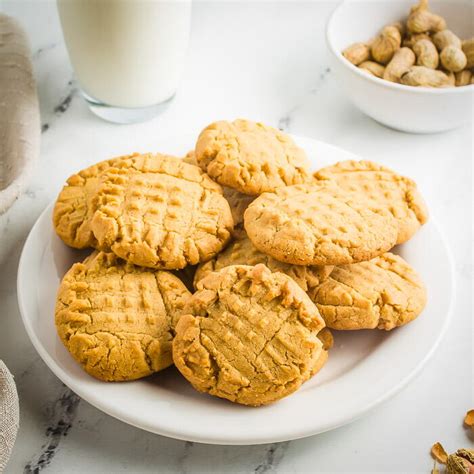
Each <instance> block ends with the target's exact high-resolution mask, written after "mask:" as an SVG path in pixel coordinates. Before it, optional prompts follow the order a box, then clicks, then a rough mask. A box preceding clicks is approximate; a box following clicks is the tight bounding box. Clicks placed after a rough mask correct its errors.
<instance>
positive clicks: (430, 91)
mask: <svg viewBox="0 0 474 474" xmlns="http://www.w3.org/2000/svg"><path fill="white" fill-rule="evenodd" d="M350 3H357V0H342V1H341V2H340V3H339V4H338V5H337V6H336V8H334V10H333V12H332V13H331V15H330V17H329V19H328V21H327V23H326V32H325V33H326V44H327V46H328V48H329V50H330V51H331V53H332V54H333V55H334V56H335V57H336V59H337V60H338V61H339V62H340V63H341V64H343V65H344V66H345V67H347V68H349V70H351V71H352V72H353V73H354V74H357V75H359V76H360V77H361V78H363V79H365V80H366V81H368V82H373V83H374V84H377V85H379V86H382V87H384V88H386V89H391V90H398V91H404V92H408V93H412V94H426V95H445V94H465V93H466V92H470V91H472V90H474V84H469V85H467V86H462V87H423V86H419V87H417V86H408V85H405V84H398V83H396V82H391V81H386V80H385V79H381V78H379V77H377V76H373V75H371V74H367V73H366V72H364V71H363V70H362V69H360V68H359V67H357V66H355V65H354V64H352V63H351V62H350V61H348V60H347V59H346V58H345V57H344V56H343V55H342V51H338V50H336V48H335V47H334V44H333V41H332V29H333V24H334V21H335V18H336V16H337V14H338V13H339V11H340V10H342V8H343V7H345V6H346V5H348V4H350ZM373 3H374V4H376V2H373Z"/></svg>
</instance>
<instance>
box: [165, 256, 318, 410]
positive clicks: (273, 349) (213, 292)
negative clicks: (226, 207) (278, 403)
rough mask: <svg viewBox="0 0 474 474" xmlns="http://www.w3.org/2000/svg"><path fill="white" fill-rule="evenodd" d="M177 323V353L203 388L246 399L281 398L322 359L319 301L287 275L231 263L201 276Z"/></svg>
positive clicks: (189, 376)
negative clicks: (204, 276) (315, 301)
mask: <svg viewBox="0 0 474 474" xmlns="http://www.w3.org/2000/svg"><path fill="white" fill-rule="evenodd" d="M197 287H198V291H197V292H196V293H195V294H194V295H193V296H192V297H191V298H190V299H189V300H188V303H187V305H186V308H185V310H184V315H183V316H182V317H181V319H180V320H179V322H178V325H177V328H176V337H175V340H174V342H173V358H174V362H175V365H176V366H177V368H178V369H179V370H180V372H181V373H182V374H183V375H184V376H185V377H186V378H187V379H188V380H189V381H190V382H191V383H192V384H193V386H194V387H195V388H196V389H197V390H200V391H203V392H207V393H210V394H212V395H216V396H218V397H222V398H227V399H229V400H231V401H234V402H238V403H242V404H246V405H261V404H266V403H270V402H273V401H275V400H278V399H280V398H282V397H284V396H286V395H289V394H290V393H292V392H294V391H295V390H297V389H298V387H299V386H300V385H301V384H302V383H303V382H304V381H306V380H307V379H308V378H309V377H310V376H311V375H313V374H314V372H316V371H317V369H319V368H320V367H321V365H322V363H321V358H324V360H325V357H327V354H324V352H325V351H324V349H323V343H322V341H321V340H320V339H319V338H318V337H317V336H318V333H319V331H320V330H321V329H323V327H324V322H323V320H322V318H321V317H320V315H319V313H318V311H317V308H316V306H315V305H314V304H313V303H312V302H311V301H310V299H309V298H308V296H307V295H306V293H305V292H304V291H303V290H302V289H301V288H300V287H299V286H298V285H297V284H296V283H295V282H294V281H293V280H292V279H291V278H290V277H288V276H286V275H284V274H282V273H272V272H271V271H270V270H269V269H268V268H267V267H265V266H264V265H257V266H255V267H251V266H242V265H238V266H230V267H226V268H224V269H222V270H221V271H219V272H214V273H211V274H210V275H208V276H207V277H206V278H204V279H203V280H201V281H200V282H199V283H198V284H197Z"/></svg>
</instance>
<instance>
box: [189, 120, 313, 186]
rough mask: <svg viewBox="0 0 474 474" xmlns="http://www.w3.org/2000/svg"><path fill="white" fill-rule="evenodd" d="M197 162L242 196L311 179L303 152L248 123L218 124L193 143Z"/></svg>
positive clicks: (277, 132)
mask: <svg viewBox="0 0 474 474" xmlns="http://www.w3.org/2000/svg"><path fill="white" fill-rule="evenodd" d="M195 151H196V154H195V156H196V160H197V162H198V164H199V166H201V168H202V169H203V170H204V171H206V173H208V174H209V176H211V178H213V179H215V180H216V181H217V182H218V183H220V184H222V185H225V186H229V187H231V188H234V189H236V190H237V191H240V192H241V193H244V194H249V195H258V194H261V193H263V192H267V191H273V190H274V189H276V188H278V187H281V186H287V185H292V184H298V183H304V182H306V181H308V180H310V179H311V173H310V171H309V162H308V159H307V158H306V154H305V152H304V151H303V150H302V149H301V148H299V147H298V146H296V144H295V143H294V141H293V139H292V138H291V137H290V136H288V135H286V134H285V133H283V132H281V131H280V130H277V129H275V128H272V127H269V126H267V125H264V124H262V123H258V122H251V121H250V120H241V119H240V120H235V121H234V122H227V121H220V122H215V123H213V124H211V125H209V126H208V127H206V128H205V129H204V130H203V131H202V132H201V134H200V135H199V137H198V140H197V142H196V149H195Z"/></svg>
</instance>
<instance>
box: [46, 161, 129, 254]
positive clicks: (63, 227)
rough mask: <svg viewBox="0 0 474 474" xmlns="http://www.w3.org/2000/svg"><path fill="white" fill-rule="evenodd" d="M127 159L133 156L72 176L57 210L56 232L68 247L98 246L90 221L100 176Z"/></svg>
mask: <svg viewBox="0 0 474 474" xmlns="http://www.w3.org/2000/svg"><path fill="white" fill-rule="evenodd" d="M127 158H130V156H124V157H118V158H112V159H111V160H106V161H101V162H100V163H97V164H95V165H92V166H89V168H86V169H84V170H82V171H79V173H77V174H73V175H72V176H70V177H69V179H68V180H67V182H66V185H65V186H64V187H63V189H62V190H61V192H60V193H59V195H58V198H57V199H56V204H55V205H54V210H53V226H54V229H55V231H56V233H57V234H58V236H59V237H60V238H61V239H62V241H63V242H64V243H65V244H67V245H69V246H70V247H74V248H77V249H83V248H87V247H95V246H96V244H97V241H96V239H95V237H94V234H93V233H92V230H91V228H90V220H91V218H92V216H93V214H94V211H95V205H94V202H93V201H94V196H95V193H96V190H97V186H98V184H99V178H100V175H101V174H102V173H103V172H104V171H106V170H107V169H108V168H109V167H110V166H111V165H112V164H113V163H114V162H116V161H117V160H122V159H127Z"/></svg>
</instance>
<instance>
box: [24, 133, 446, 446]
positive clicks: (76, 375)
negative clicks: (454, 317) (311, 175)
mask: <svg viewBox="0 0 474 474" xmlns="http://www.w3.org/2000/svg"><path fill="white" fill-rule="evenodd" d="M188 138H189V139H188ZM296 140H297V142H298V143H299V144H300V146H302V147H303V148H304V149H305V150H306V152H307V153H308V155H309V156H310V158H311V159H312V162H313V163H314V167H315V168H316V167H320V166H325V165H327V164H330V163H334V162H336V161H340V160H345V159H357V157H355V156H354V155H352V154H351V153H348V152H346V151H344V150H341V149H339V148H336V147H334V146H331V145H327V144H325V143H321V142H318V141H315V140H310V139H303V138H296ZM180 143H184V144H185V145H186V144H187V145H190V144H192V143H193V140H192V138H191V137H184V138H183V137H182V138H181V139H180V140H170V141H169V143H163V142H162V143H160V148H159V149H160V150H164V151H167V152H170V153H175V154H179V155H184V153H185V152H186V151H187V150H188V149H189V148H190V147H189V146H181V145H180ZM51 212H52V205H51V206H49V207H48V208H47V209H46V210H45V211H44V212H43V214H41V216H40V217H39V219H38V221H37V222H36V224H35V225H34V227H33V228H32V230H31V232H30V235H29V237H28V239H27V240H26V243H25V247H24V249H23V253H22V255H21V259H20V265H19V269H18V302H19V306H20V311H21V315H22V318H23V322H24V324H25V327H26V330H27V332H28V335H29V337H30V339H31V341H32V343H33V345H34V346H35V348H36V350H37V351H38V353H39V354H40V356H41V357H42V358H43V360H44V361H45V362H46V364H47V365H48V366H49V367H50V369H51V370H52V371H53V372H54V373H55V374H56V375H57V376H58V377H59V378H60V379H61V380H62V381H63V382H64V383H65V384H66V385H67V386H68V387H70V388H71V389H72V390H73V391H74V392H76V393H77V394H78V395H79V396H80V397H82V398H83V399H84V400H86V401H87V402H89V403H91V404H92V405H94V406H96V407H97V408H99V409H100V410H102V411H104V412H106V413H108V414H109V415H112V416H114V417H116V418H118V419H120V420H122V421H125V422H126V423H130V424H132V425H134V426H137V427H139V428H142V429H145V430H148V431H151V432H154V433H158V434H161V435H165V436H169V437H173V438H179V439H184V440H191V441H198V442H204V443H215V444H258V443H269V442H276V441H284V440H289V439H296V438H301V437H304V436H309V435H313V434H316V433H321V432H323V431H327V430H331V429H333V428H336V427H338V426H341V425H344V424H346V423H349V422H350V421H352V420H354V419H356V418H358V417H360V416H361V415H363V414H364V413H366V412H367V411H368V410H370V409H371V408H374V407H375V406H376V405H379V404H380V403H381V402H383V401H384V400H386V399H387V398H389V397H390V396H392V395H394V394H395V393H396V392H397V391H399V390H400V389H401V388H402V387H403V386H405V385H406V384H407V383H408V382H409V381H410V380H411V379H412V378H413V377H414V376H415V374H416V373H418V372H419V371H420V369H421V368H422V367H423V366H424V364H425V363H426V362H427V360H428V359H429V358H430V357H431V355H432V354H433V353H434V351H435V350H436V348H437V346H438V344H439V342H440V340H441V338H442V336H443V333H444V332H445V330H446V328H447V326H448V321H449V318H450V313H451V306H452V300H453V295H454V291H453V290H454V281H453V272H452V264H451V258H450V256H449V251H448V249H447V247H446V245H445V243H444V240H443V238H442V236H441V235H440V232H439V230H438V228H437V226H436V225H435V224H434V223H433V221H429V222H428V223H427V224H426V225H425V226H424V227H423V228H422V229H421V230H420V231H419V232H418V233H417V234H416V235H415V237H414V238H413V239H412V240H410V242H408V243H406V244H404V245H403V246H400V247H399V248H397V249H396V250H395V251H396V252H398V253H399V254H401V255H402V256H403V257H404V258H405V259H406V260H407V261H408V262H410V263H411V264H412V265H413V266H414V268H415V269H416V270H418V272H420V274H421V276H422V277H423V279H424V281H425V282H426V285H427V288H428V293H429V299H428V301H429V302H428V305H427V307H426V309H425V310H424V312H423V314H422V315H421V316H420V317H419V318H418V319H417V320H416V321H414V322H413V323H411V324H409V325H407V326H405V327H402V328H399V329H397V330H394V331H391V332H389V333H386V332H382V331H378V330H374V331H358V332H357V331H356V332H337V331H336V332H335V344H334V348H333V349H332V350H331V352H330V356H329V361H328V363H327V364H326V366H325V367H324V368H323V369H322V371H321V372H320V373H319V374H318V375H317V376H316V377H315V378H314V379H312V380H310V381H309V382H307V383H306V384H305V385H303V387H302V388H301V389H300V390H299V391H298V392H296V393H295V394H293V395H291V396H289V397H287V398H285V399H283V400H281V401H280V402H278V403H275V404H273V405H270V406H266V407H260V408H249V407H244V406H239V405H236V404H232V403H230V402H227V401H225V400H221V399H218V398H213V397H210V396H207V395H203V394H200V393H198V392H196V391H195V390H194V389H193V388H192V387H191V386H190V385H189V384H188V382H187V381H186V380H185V379H184V378H182V377H181V376H180V374H179V373H178V372H177V371H176V369H174V368H169V369H167V370H165V371H163V372H161V373H158V374H156V375H154V376H152V377H149V378H147V379H143V380H140V381H135V382H126V383H125V382H123V383H104V382H100V381H98V380H95V379H94V378H92V377H90V376H89V375H87V374H86V373H85V372H84V371H83V370H82V369H81V368H80V367H79V365H78V364H77V363H76V362H75V361H74V360H73V359H72V357H71V356H70V355H69V353H68V352H67V351H66V349H65V348H64V347H63V345H62V343H61V341H60V340H59V338H58V337H57V335H56V330H55V327H54V304H55V296H56V290H57V288H58V285H59V282H60V280H61V278H62V276H63V275H64V273H65V272H66V271H67V270H68V269H69V267H70V266H71V265H72V263H73V262H77V261H79V260H82V259H83V258H84V256H85V255H86V254H87V253H88V252H84V251H82V252H79V251H75V250H73V249H70V248H69V247H66V245H64V244H63V243H62V242H61V241H60V240H59V238H58V237H57V236H56V235H55V233H54V231H53V228H52V225H51Z"/></svg>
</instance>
